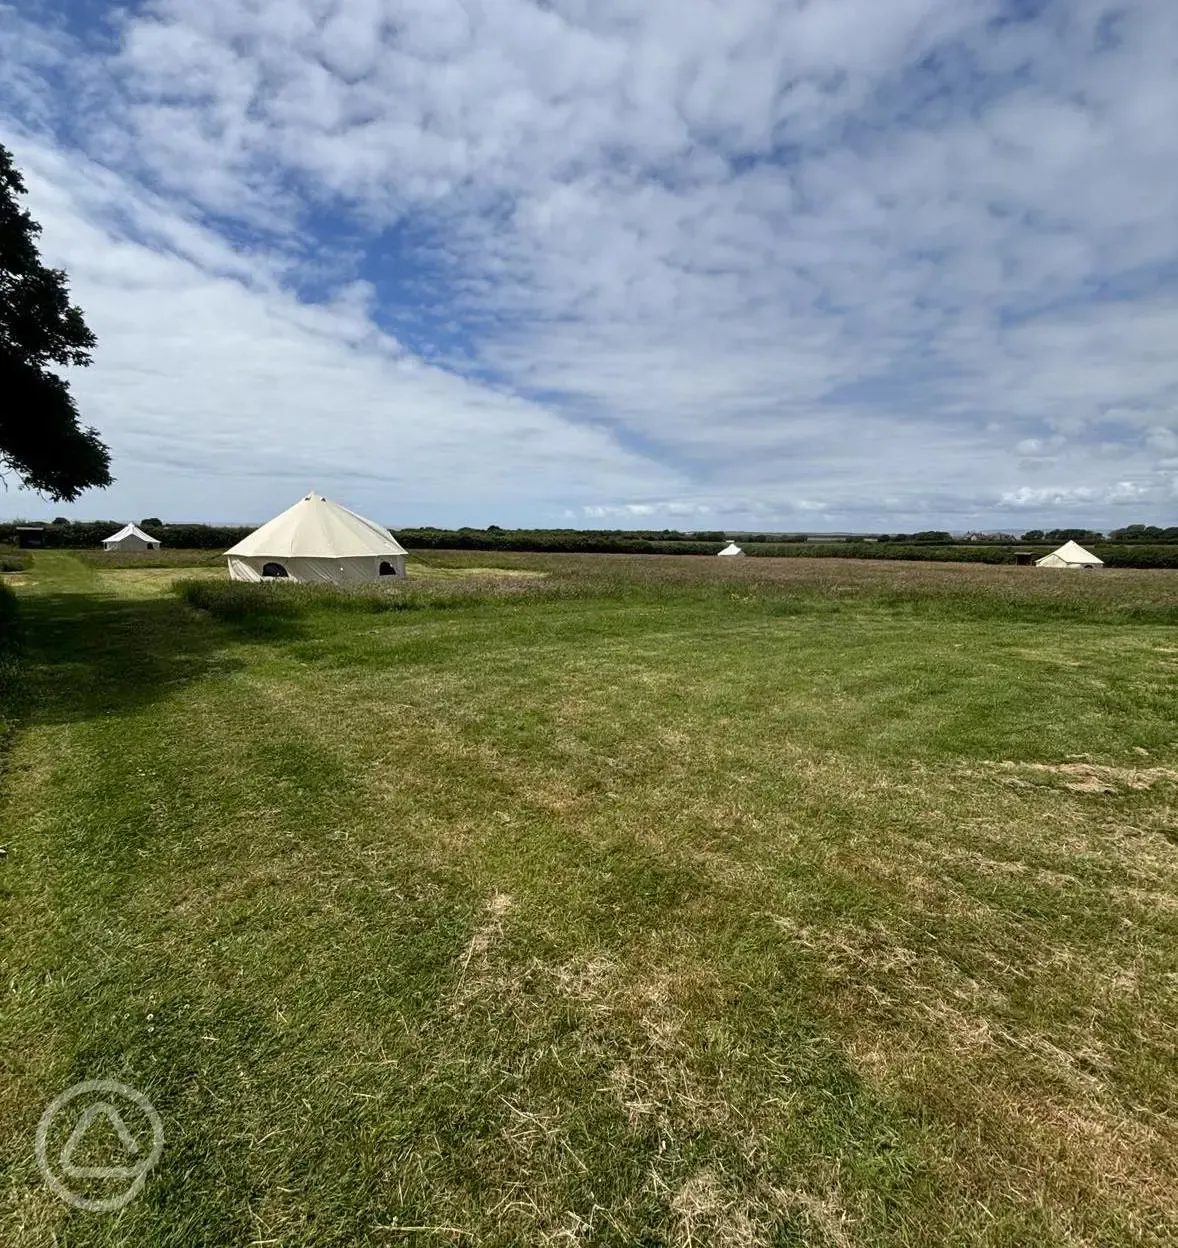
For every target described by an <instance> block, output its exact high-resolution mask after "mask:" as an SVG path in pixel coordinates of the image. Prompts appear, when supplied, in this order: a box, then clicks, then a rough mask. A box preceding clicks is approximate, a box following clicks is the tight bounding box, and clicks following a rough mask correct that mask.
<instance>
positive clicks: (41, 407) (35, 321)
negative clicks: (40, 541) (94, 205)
mask: <svg viewBox="0 0 1178 1248" xmlns="http://www.w3.org/2000/svg"><path fill="white" fill-rule="evenodd" d="M23 194H25V184H24V180H23V179H22V177H21V176H20V173H19V171H18V170H17V168H16V166H15V164H14V163H13V159H12V153H11V152H10V151H9V150H8V149H7V148H6V147H4V146H3V145H2V144H0V475H3V473H4V472H5V471H10V472H14V473H15V474H16V476H17V477H18V478H19V479H20V482H21V484H22V485H25V486H27V487H28V488H29V489H32V490H36V491H38V492H39V493H42V494H45V495H48V497H50V498H53V499H65V500H67V501H69V500H72V499H75V498H77V497H78V495H79V494H81V492H82V491H83V490H86V489H90V488H91V487H93V486H104V485H109V484H110V482H111V475H110V453H109V451H108V450H107V449H106V447H105V446H104V445H103V443H102V441H101V440H100V439H99V436H98V431H97V430H95V429H90V428H86V427H83V426H82V425H81V424H80V423H79V419H78V409H77V406H76V404H75V403H74V399H73V396H72V395H71V394H70V388H69V384H68V383H67V382H66V381H65V380H64V379H63V378H61V377H59V376H58V375H57V374H56V373H54V372H52V371H50V366H51V365H57V366H59V367H68V366H73V367H80V366H81V367H84V366H85V365H87V364H89V363H90V352H91V350H92V349H93V347H94V344H95V341H96V340H95V337H94V335H93V334H92V333H91V332H90V330H89V328H88V327H87V325H86V322H85V320H84V319H83V317H82V312H81V309H80V308H78V307H76V306H75V305H73V304H72V303H70V296H69V287H68V286H67V284H66V275H65V273H64V271H63V270H61V269H48V268H46V267H45V266H44V265H43V264H42V263H41V256H40V253H39V252H38V250H37V244H36V239H37V236H38V235H39V234H40V233H41V227H40V226H39V225H38V224H37V222H36V221H34V220H33V218H32V217H31V216H30V214H29V213H28V211H27V210H26V209H24V208H22V207H21V204H20V202H19V200H18V198H17V197H18V196H20V195H23Z"/></svg>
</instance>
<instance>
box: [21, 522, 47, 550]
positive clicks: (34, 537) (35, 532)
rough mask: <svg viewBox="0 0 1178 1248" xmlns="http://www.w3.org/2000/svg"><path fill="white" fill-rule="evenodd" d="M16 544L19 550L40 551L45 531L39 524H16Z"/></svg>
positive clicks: (43, 543)
mask: <svg viewBox="0 0 1178 1248" xmlns="http://www.w3.org/2000/svg"><path fill="white" fill-rule="evenodd" d="M16 544H17V545H18V546H19V547H20V548H21V550H40V549H41V548H42V547H43V546H44V545H45V530H44V529H43V528H42V527H41V526H40V525H39V524H18V525H17V526H16Z"/></svg>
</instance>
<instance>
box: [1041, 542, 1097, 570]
mask: <svg viewBox="0 0 1178 1248" xmlns="http://www.w3.org/2000/svg"><path fill="white" fill-rule="evenodd" d="M1035 567H1037V568H1103V567H1104V560H1103V559H1097V557H1096V556H1095V555H1094V554H1092V553H1091V551H1087V550H1085V549H1084V547H1083V546H1080V545H1078V544H1077V543H1076V542H1064V544H1063V545H1062V546H1061V547H1060V548H1059V549H1058V550H1053V551H1052V552H1051V554H1049V555H1044V556H1043V558H1042V559H1036V560H1035Z"/></svg>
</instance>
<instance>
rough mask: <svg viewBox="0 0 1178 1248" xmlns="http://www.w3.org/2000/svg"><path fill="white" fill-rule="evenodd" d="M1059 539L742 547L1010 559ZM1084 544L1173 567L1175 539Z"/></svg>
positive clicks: (809, 553) (1123, 560)
mask: <svg viewBox="0 0 1178 1248" xmlns="http://www.w3.org/2000/svg"><path fill="white" fill-rule="evenodd" d="M1058 545H1059V542H1058V541H1055V539H1052V540H1051V541H1050V542H1044V543H1025V544H1024V543H1019V542H1007V543H992V544H983V543H981V542H955V543H953V544H951V545H938V544H935V543H931V542H911V543H910V542H899V541H888V542H881V541H878V540H877V541H874V542H864V541H846V542H815V541H810V542H807V543H805V544H804V545H803V544H800V543H798V544H791V543H788V542H763V543H761V544H759V545H758V546H756V547H749V548H748V551H747V553H748V554H749V555H750V556H753V557H756V556H761V555H769V556H777V557H786V558H793V559H798V558H804V559H917V560H930V561H938V560H939V561H941V562H944V563H1010V564H1013V563H1016V562H1017V558H1016V555H1017V554H1019V553H1023V552H1029V553H1030V554H1032V555H1033V557H1034V558H1036V559H1038V558H1039V557H1040V556H1041V555H1046V554H1048V553H1049V552H1050V551H1052V550H1054V549H1055V548H1056V547H1057V546H1058ZM1085 545H1086V547H1087V548H1088V549H1089V550H1091V551H1092V553H1093V554H1095V555H1097V556H1098V557H1099V558H1100V559H1102V560H1103V561H1104V563H1105V564H1106V565H1107V566H1108V567H1110V568H1178V543H1173V542H1171V543H1169V544H1166V543H1164V542H1156V543H1146V542H1133V543H1129V542H1123V543H1111V542H1106V541H1096V540H1092V541H1090V542H1087V543H1085Z"/></svg>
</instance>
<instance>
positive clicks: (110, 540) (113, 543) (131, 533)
mask: <svg viewBox="0 0 1178 1248" xmlns="http://www.w3.org/2000/svg"><path fill="white" fill-rule="evenodd" d="M159 545H160V539H159V538H158V537H152V535H151V534H150V533H144V531H143V530H142V529H141V528H140V527H139V526H138V525H137V524H124V525H123V527H122V528H121V529H120V530H119V531H118V532H117V533H112V534H111V535H110V537H107V538H104V539H103V542H102V549H103V550H158V549H159Z"/></svg>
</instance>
